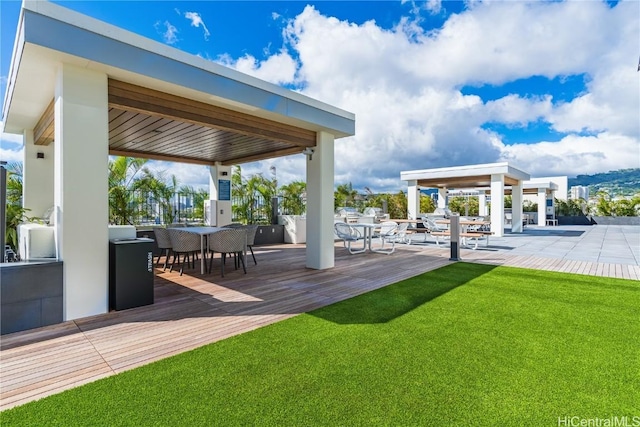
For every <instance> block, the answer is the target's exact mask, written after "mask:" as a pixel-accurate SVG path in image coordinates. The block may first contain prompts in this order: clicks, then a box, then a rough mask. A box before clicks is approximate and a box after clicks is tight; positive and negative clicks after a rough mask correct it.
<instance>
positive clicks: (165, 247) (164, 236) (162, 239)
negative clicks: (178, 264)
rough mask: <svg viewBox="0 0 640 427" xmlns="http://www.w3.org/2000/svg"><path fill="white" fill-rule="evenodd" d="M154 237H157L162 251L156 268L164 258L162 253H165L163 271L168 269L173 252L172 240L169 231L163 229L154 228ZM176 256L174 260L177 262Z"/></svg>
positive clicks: (157, 242)
mask: <svg viewBox="0 0 640 427" xmlns="http://www.w3.org/2000/svg"><path fill="white" fill-rule="evenodd" d="M153 235H154V236H155V240H156V245H157V246H158V249H160V253H159V254H158V262H156V267H157V266H158V265H160V258H161V257H162V252H164V255H165V258H164V267H163V269H162V271H165V270H166V269H167V263H168V262H169V256H170V254H171V252H172V250H171V248H172V246H171V238H170V237H169V230H167V229H166V228H162V227H154V228H153ZM175 258H176V256H175V254H174V255H173V259H174V261H175Z"/></svg>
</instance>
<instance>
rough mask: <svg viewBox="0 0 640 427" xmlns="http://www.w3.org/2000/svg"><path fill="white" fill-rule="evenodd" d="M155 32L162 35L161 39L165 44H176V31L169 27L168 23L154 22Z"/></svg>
mask: <svg viewBox="0 0 640 427" xmlns="http://www.w3.org/2000/svg"><path fill="white" fill-rule="evenodd" d="M154 27H155V29H156V31H158V32H159V33H160V34H161V35H162V39H163V40H164V42H165V43H167V44H171V45H174V44H176V43H177V42H178V32H179V31H178V29H177V28H176V27H174V26H173V25H171V23H170V22H169V21H164V22H163V23H161V22H160V21H158V22H156V23H155V25H154Z"/></svg>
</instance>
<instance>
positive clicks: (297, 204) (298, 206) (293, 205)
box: [280, 181, 307, 215]
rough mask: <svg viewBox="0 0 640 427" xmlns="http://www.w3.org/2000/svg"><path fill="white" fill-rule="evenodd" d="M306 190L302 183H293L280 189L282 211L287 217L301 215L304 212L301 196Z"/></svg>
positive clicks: (303, 202) (305, 185)
mask: <svg viewBox="0 0 640 427" xmlns="http://www.w3.org/2000/svg"><path fill="white" fill-rule="evenodd" d="M306 190H307V184H306V183H305V182H304V181H293V182H291V183H289V184H287V185H283V186H282V187H280V193H281V194H282V196H283V200H282V210H283V211H284V212H285V213H287V214H289V215H302V214H303V213H304V212H305V211H306V206H305V200H304V199H303V195H304V193H305V191H306Z"/></svg>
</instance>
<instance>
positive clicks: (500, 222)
mask: <svg viewBox="0 0 640 427" xmlns="http://www.w3.org/2000/svg"><path fill="white" fill-rule="evenodd" d="M491 231H492V232H493V235H494V236H496V237H502V235H503V234H504V175H503V174H493V175H491Z"/></svg>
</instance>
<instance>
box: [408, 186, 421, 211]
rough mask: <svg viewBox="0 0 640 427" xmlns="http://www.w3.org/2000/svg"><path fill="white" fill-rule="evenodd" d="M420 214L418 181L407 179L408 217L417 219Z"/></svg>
mask: <svg viewBox="0 0 640 427" xmlns="http://www.w3.org/2000/svg"><path fill="white" fill-rule="evenodd" d="M418 215H420V189H418V181H416V180H412V181H407V218H409V219H417V218H418Z"/></svg>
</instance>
